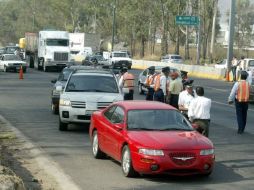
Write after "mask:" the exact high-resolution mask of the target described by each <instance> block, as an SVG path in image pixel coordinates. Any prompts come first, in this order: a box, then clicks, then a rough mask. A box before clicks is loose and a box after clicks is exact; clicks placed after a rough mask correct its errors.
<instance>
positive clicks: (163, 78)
mask: <svg viewBox="0 0 254 190" xmlns="http://www.w3.org/2000/svg"><path fill="white" fill-rule="evenodd" d="M169 72H170V68H169V67H164V68H162V73H163V74H158V75H157V76H156V78H155V83H154V101H159V102H165V98H166V97H167V89H168V87H169V78H168V76H169Z"/></svg>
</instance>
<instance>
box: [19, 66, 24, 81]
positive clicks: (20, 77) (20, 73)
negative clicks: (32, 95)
mask: <svg viewBox="0 0 254 190" xmlns="http://www.w3.org/2000/svg"><path fill="white" fill-rule="evenodd" d="M19 79H24V77H23V68H22V65H21V66H20V69H19Z"/></svg>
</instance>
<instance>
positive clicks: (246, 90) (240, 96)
mask: <svg viewBox="0 0 254 190" xmlns="http://www.w3.org/2000/svg"><path fill="white" fill-rule="evenodd" d="M247 77H248V73H247V72H246V71H241V80H240V81H238V82H236V83H235V84H234V86H233V88H232V90H231V93H230V95H229V97H228V103H229V104H232V103H233V102H235V108H236V117H237V123H238V131H237V133H238V134H242V133H243V132H244V130H245V126H246V121H247V111H248V102H249V96H250V85H249V83H248V82H247V81H246V79H247Z"/></svg>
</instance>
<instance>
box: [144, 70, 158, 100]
mask: <svg viewBox="0 0 254 190" xmlns="http://www.w3.org/2000/svg"><path fill="white" fill-rule="evenodd" d="M148 70H149V73H148V76H147V78H146V82H145V85H146V87H147V89H148V92H147V94H146V100H150V101H153V95H154V81H155V77H156V73H155V67H154V66H151V67H149V68H148Z"/></svg>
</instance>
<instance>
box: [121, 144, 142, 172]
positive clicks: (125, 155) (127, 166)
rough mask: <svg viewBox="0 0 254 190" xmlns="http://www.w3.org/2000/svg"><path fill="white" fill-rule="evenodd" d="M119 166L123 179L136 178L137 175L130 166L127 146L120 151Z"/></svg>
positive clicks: (130, 160) (129, 154)
mask: <svg viewBox="0 0 254 190" xmlns="http://www.w3.org/2000/svg"><path fill="white" fill-rule="evenodd" d="M121 166H122V171H123V174H124V176H125V177H136V176H137V175H138V173H137V172H136V171H135V170H134V168H133V166H132V159H131V153H130V149H129V147H128V146H127V145H125V146H124V147H123V150H122V161H121Z"/></svg>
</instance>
